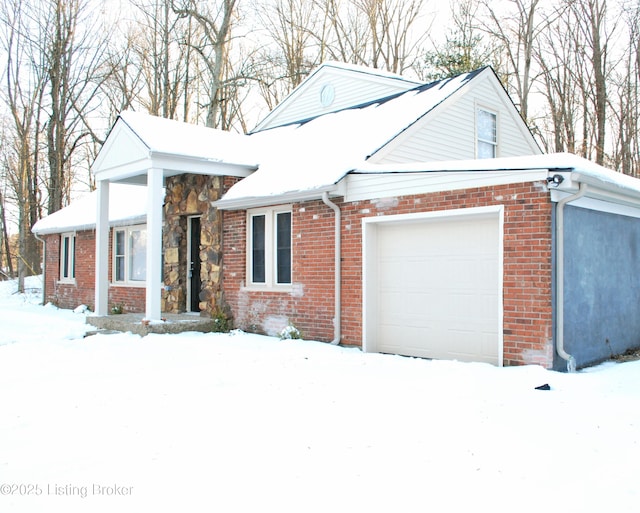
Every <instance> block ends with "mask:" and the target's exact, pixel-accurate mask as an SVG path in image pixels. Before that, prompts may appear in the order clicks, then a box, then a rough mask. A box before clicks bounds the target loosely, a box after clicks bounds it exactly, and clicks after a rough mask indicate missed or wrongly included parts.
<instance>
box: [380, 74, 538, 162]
mask: <svg viewBox="0 0 640 513" xmlns="http://www.w3.org/2000/svg"><path fill="white" fill-rule="evenodd" d="M466 81H467V82H469V83H471V82H472V81H473V83H472V84H470V87H460V88H458V89H457V90H456V91H454V92H453V93H452V94H451V95H449V96H448V97H447V98H445V100H444V101H442V102H440V103H439V104H437V105H434V106H433V108H431V109H429V110H427V111H425V112H424V113H423V115H421V116H420V117H419V118H418V119H416V121H415V122H414V123H412V124H411V125H408V126H407V127H406V128H405V129H404V130H403V131H402V132H400V133H399V134H397V135H396V136H395V137H394V138H393V139H391V140H390V141H388V142H387V143H386V144H385V145H383V146H382V147H380V148H379V149H378V150H377V151H376V152H375V154H374V155H373V156H372V160H373V161H375V162H382V163H393V162H397V163H400V162H415V161H432V160H452V159H458V158H459V159H473V158H476V154H475V143H476V127H475V115H476V111H477V110H478V109H487V110H489V111H491V112H494V113H495V114H496V115H497V116H498V118H499V123H498V127H497V128H498V134H497V136H498V140H499V155H498V156H499V157H511V156H519V155H537V154H540V153H541V150H540V147H539V146H538V144H537V142H536V141H535V138H534V137H533V135H532V134H531V131H530V130H529V128H528V127H527V125H526V123H525V122H524V121H523V119H522V117H521V116H520V114H519V112H518V110H517V108H516V107H515V105H514V104H513V102H512V100H511V98H510V97H509V95H508V94H507V92H506V90H505V89H504V87H503V85H502V84H501V83H500V80H499V78H498V76H497V75H496V74H495V72H494V70H493V69H492V68H490V67H486V68H481V69H479V70H476V71H474V72H472V73H469V74H468V75H467V80H466ZM429 86H432V84H427V85H426V86H423V87H420V88H416V90H421V89H427V88H428V87H429Z"/></svg>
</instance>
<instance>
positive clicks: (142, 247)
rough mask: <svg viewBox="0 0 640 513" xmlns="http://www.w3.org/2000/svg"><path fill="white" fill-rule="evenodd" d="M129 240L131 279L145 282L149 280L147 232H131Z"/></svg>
mask: <svg viewBox="0 0 640 513" xmlns="http://www.w3.org/2000/svg"><path fill="white" fill-rule="evenodd" d="M129 240H130V244H131V245H130V251H131V253H130V254H129V279H130V280H131V281H144V280H145V279H146V278H147V231H146V230H131V232H130V234H129Z"/></svg>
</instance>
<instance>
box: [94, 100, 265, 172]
mask: <svg viewBox="0 0 640 513" xmlns="http://www.w3.org/2000/svg"><path fill="white" fill-rule="evenodd" d="M257 167H258V165H257V158H255V157H254V156H253V155H252V152H251V146H250V145H249V144H248V137H247V136H246V135H243V134H236V133H231V132H226V131H223V130H218V129H214V128H208V127H204V126H199V125H192V124H189V123H182V122H179V121H174V120H171V119H165V118H160V117H156V116H151V115H149V114H144V113H140V112H132V111H125V112H123V113H121V114H120V116H118V119H117V121H116V123H115V124H114V126H113V128H112V130H111V133H110V134H109V137H108V138H107V140H106V142H105V144H104V146H103V147H102V149H101V150H100V153H98V156H97V157H96V160H95V161H94V163H93V166H92V171H93V173H94V175H95V177H96V180H98V181H102V180H109V181H110V182H125V183H133V184H138V185H143V184H146V181H147V171H148V170H149V169H162V170H163V176H164V177H167V176H172V175H177V174H183V173H195V174H207V175H216V174H218V175H223V174H224V175H230V176H237V177H241V178H243V177H246V176H249V175H250V174H251V173H252V172H253V171H254V170H255V169H257Z"/></svg>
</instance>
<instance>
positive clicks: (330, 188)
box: [211, 184, 344, 210]
mask: <svg viewBox="0 0 640 513" xmlns="http://www.w3.org/2000/svg"><path fill="white" fill-rule="evenodd" d="M325 192H326V193H328V194H329V196H331V197H337V196H343V195H344V194H343V193H342V186H341V185H339V184H337V185H327V186H324V187H317V188H315V189H309V190H305V191H292V192H286V193H283V194H277V195H272V196H245V197H242V198H231V199H224V198H222V199H219V200H218V201H213V202H212V203H211V205H212V206H214V207H216V208H217V209H219V210H247V209H250V208H257V207H266V206H272V205H282V204H284V203H300V202H303V201H314V200H320V199H322V195H323V194H324V193H325Z"/></svg>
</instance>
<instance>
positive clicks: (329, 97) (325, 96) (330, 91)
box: [320, 84, 336, 107]
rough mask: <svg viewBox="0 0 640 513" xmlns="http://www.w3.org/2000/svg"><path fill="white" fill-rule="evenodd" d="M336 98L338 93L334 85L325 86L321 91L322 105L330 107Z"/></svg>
mask: <svg viewBox="0 0 640 513" xmlns="http://www.w3.org/2000/svg"><path fill="white" fill-rule="evenodd" d="M335 97H336V91H335V89H334V87H333V84H325V85H323V86H322V89H320V105H322V106H323V107H328V106H329V105H331V104H332V103H333V100H334V98H335Z"/></svg>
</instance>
